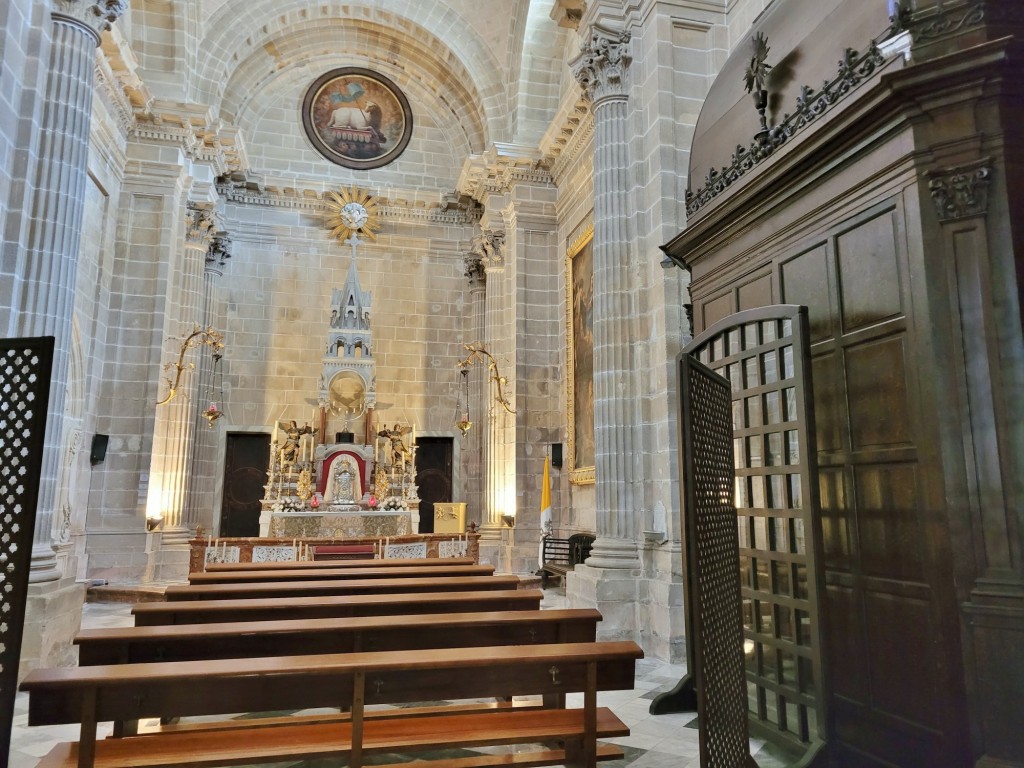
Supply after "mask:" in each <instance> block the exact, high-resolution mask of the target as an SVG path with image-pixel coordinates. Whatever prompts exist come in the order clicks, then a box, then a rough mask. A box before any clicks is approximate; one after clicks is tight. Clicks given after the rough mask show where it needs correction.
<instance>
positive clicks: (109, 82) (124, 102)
mask: <svg viewBox="0 0 1024 768" xmlns="http://www.w3.org/2000/svg"><path fill="white" fill-rule="evenodd" d="M95 80H96V95H97V96H99V98H100V100H101V101H102V102H103V104H104V105H105V106H106V108H107V112H109V113H110V116H111V117H113V118H114V120H115V121H116V122H117V127H118V130H119V131H120V133H121V137H122V138H124V137H126V136H127V135H128V131H129V130H131V127H132V124H133V123H134V122H135V115H134V113H133V111H132V104H131V102H130V101H129V100H128V96H127V95H126V94H125V92H124V88H122V87H121V83H120V81H119V80H118V78H117V76H116V75H115V74H114V72H113V70H112V69H111V68H110V62H109V61H107V58H106V56H103V55H102V54H100V55H97V56H96V72H95Z"/></svg>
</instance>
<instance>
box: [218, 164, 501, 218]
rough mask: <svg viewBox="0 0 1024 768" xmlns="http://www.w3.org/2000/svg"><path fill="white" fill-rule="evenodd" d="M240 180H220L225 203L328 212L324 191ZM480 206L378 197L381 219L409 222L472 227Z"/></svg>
mask: <svg viewBox="0 0 1024 768" xmlns="http://www.w3.org/2000/svg"><path fill="white" fill-rule="evenodd" d="M237 176H238V178H237V179H236V178H233V177H231V176H225V177H223V178H221V179H218V181H217V194H218V195H219V196H220V197H221V198H223V199H224V201H225V202H230V203H235V204H236V205H254V206H261V207H268V208H285V209H293V210H299V211H308V212H311V213H316V214H324V213H326V212H327V204H326V203H325V202H324V200H323V191H322V190H319V189H296V188H288V189H281V188H279V187H275V186H272V185H265V184H263V183H260V182H254V181H246V180H245V178H244V174H237ZM480 215H481V209H480V207H479V206H477V205H475V204H472V203H468V204H467V203H466V202H463V201H461V200H459V199H458V198H456V197H455V196H454V195H451V196H446V198H445V199H444V200H442V201H440V202H438V203H432V204H431V203H425V202H423V201H414V202H409V201H407V200H404V199H394V200H388V199H386V198H382V197H377V217H378V218H379V219H384V220H392V221H401V222H405V223H428V224H446V225H452V226H472V225H474V224H476V223H477V222H478V221H479V220H480Z"/></svg>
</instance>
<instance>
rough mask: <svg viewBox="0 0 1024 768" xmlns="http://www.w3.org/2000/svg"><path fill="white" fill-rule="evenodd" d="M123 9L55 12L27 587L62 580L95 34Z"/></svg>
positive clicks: (35, 226)
mask: <svg viewBox="0 0 1024 768" xmlns="http://www.w3.org/2000/svg"><path fill="white" fill-rule="evenodd" d="M127 6H128V3H127V1H126V0H102V1H101V2H81V1H79V0H59V1H58V2H56V3H55V4H54V9H53V11H52V24H53V27H52V32H51V35H52V39H51V45H50V62H49V63H50V72H49V76H48V80H47V85H46V95H45V101H44V105H43V115H42V125H40V126H39V133H40V137H41V138H40V144H39V157H38V165H37V166H36V184H35V197H34V199H33V201H32V204H31V210H32V223H31V225H30V227H29V233H28V243H27V247H26V259H25V264H26V267H25V272H24V280H23V282H22V284H21V286H20V294H19V297H18V299H16V303H17V306H18V310H17V311H18V333H19V334H21V335H24V336H53V337H55V339H56V343H55V348H54V358H53V375H52V379H51V385H50V399H49V402H48V403H47V413H48V416H47V420H46V433H45V436H44V440H45V447H44V453H43V466H42V470H41V473H40V477H39V503H38V507H37V511H36V524H35V530H34V535H33V541H32V566H31V573H30V575H29V581H30V582H32V583H38V582H43V581H55V580H57V579H59V578H60V577H61V574H60V572H59V571H58V568H57V561H56V557H55V553H54V549H53V515H54V505H55V503H56V500H57V497H58V488H57V482H58V477H59V471H60V461H61V455H62V450H61V448H62V446H61V442H62V440H63V433H64V396H65V390H66V388H67V377H68V349H69V344H70V339H71V318H72V312H73V310H74V292H75V277H76V272H77V259H78V244H79V240H80V237H81V224H82V207H83V201H84V199H85V183H86V170H87V162H88V156H89V125H90V121H91V119H92V96H93V73H94V67H95V61H96V47H97V46H98V45H99V42H100V33H101V32H102V31H104V30H106V29H109V28H110V25H111V23H113V22H114V21H115V20H116V19H117V18H118V17H119V16H120V15H121V14H122V13H124V11H125V9H126V8H127Z"/></svg>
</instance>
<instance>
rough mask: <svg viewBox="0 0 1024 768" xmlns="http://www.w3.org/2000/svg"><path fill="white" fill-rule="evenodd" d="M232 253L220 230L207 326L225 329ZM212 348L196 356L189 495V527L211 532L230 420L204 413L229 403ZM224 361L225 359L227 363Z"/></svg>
mask: <svg viewBox="0 0 1024 768" xmlns="http://www.w3.org/2000/svg"><path fill="white" fill-rule="evenodd" d="M230 257H231V238H230V237H228V234H227V233H226V232H223V231H218V232H217V233H216V234H214V235H213V237H212V239H211V241H210V248H209V250H208V251H207V252H206V266H205V269H204V270H203V298H202V310H201V317H200V321H199V322H200V323H201V324H202V326H203V327H204V328H214V329H216V330H217V331H219V332H223V331H224V318H223V316H222V313H221V312H220V311H219V310H220V304H221V302H220V301H219V300H218V299H219V287H218V286H219V283H220V278H222V277H223V276H224V266H225V263H226V259H228V258H230ZM211 351H212V350H203V352H202V353H201V354H199V356H198V359H197V360H196V374H197V375H196V380H197V382H198V393H199V394H198V398H197V401H196V402H197V407H196V408H195V409H194V418H195V424H194V426H193V429H194V432H195V435H196V439H195V443H194V446H193V451H192V463H191V469H190V470H189V471H190V474H191V480H192V482H191V492H190V493H189V496H188V511H187V515H186V527H187V528H188V530H189V531H190V532H193V531H195V530H196V529H197V528H198V527H199V526H202V527H203V528H204V529H205V530H206V532H207V533H209V532H212V531H214V530H215V529H216V527H217V526H216V522H217V521H216V520H215V519H214V518H213V514H214V509H215V506H216V504H215V497H216V491H217V489H218V480H219V478H218V477H217V472H218V469H219V465H218V463H217V461H216V452H217V440H218V432H219V429H220V427H221V426H222V425H223V424H224V423H225V422H227V419H226V418H224V417H221V419H220V420H217V421H214V422H212V423H211V422H209V421H208V420H207V419H206V417H205V416H204V414H205V412H206V411H207V409H209V408H210V406H211V404H213V403H215V404H216V406H217V409H218V410H220V411H221V412H222V413H226V408H227V405H226V403H224V402H223V399H222V398H221V384H222V377H223V371H222V370H221V372H220V373H219V375H218V366H217V364H216V360H215V358H214V356H213V355H212V354H207V353H208V352H211ZM223 364H224V361H223V360H222V361H221V366H223Z"/></svg>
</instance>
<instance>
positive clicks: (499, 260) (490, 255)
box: [470, 229, 505, 272]
mask: <svg viewBox="0 0 1024 768" xmlns="http://www.w3.org/2000/svg"><path fill="white" fill-rule="evenodd" d="M470 253H471V254H472V255H473V256H474V257H477V258H479V259H480V263H481V264H483V268H484V271H485V272H488V271H490V270H492V269H501V268H502V267H504V266H505V233H504V232H501V231H498V230H493V229H485V230H484V231H483V232H482V233H481V234H480V236H479V237H477V238H474V239H473V246H472V248H471V250H470Z"/></svg>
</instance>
